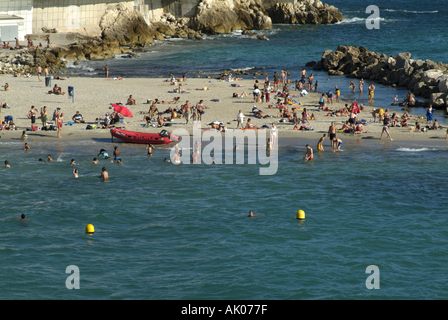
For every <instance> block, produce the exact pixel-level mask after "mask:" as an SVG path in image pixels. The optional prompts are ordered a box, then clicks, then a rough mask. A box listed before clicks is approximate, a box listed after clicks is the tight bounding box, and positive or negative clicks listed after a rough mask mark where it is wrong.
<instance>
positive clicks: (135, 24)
mask: <svg viewBox="0 0 448 320" xmlns="http://www.w3.org/2000/svg"><path fill="white" fill-rule="evenodd" d="M100 28H101V37H102V39H103V40H104V41H106V42H116V43H118V44H120V45H130V44H137V45H142V46H145V45H148V44H151V43H153V42H154V38H153V35H152V34H151V32H150V30H149V26H148V24H147V23H146V21H145V19H144V18H143V16H142V14H141V13H140V12H139V11H137V10H132V9H129V8H127V7H126V6H125V5H124V4H121V3H120V4H117V5H115V6H109V7H108V9H107V10H106V12H105V14H104V15H103V16H102V17H101V21H100Z"/></svg>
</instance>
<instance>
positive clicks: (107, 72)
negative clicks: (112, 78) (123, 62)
mask: <svg viewBox="0 0 448 320" xmlns="http://www.w3.org/2000/svg"><path fill="white" fill-rule="evenodd" d="M103 70H104V76H105V77H106V79H108V78H109V66H108V65H107V64H106V66H105V67H104V69H103Z"/></svg>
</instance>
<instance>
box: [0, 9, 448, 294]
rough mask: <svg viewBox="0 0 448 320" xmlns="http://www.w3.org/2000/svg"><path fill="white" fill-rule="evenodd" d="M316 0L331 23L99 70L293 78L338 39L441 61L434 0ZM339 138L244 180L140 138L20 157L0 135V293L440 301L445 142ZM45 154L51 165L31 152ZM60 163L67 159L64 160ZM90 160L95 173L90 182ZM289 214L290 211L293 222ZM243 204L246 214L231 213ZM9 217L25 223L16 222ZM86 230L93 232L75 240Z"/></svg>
mask: <svg viewBox="0 0 448 320" xmlns="http://www.w3.org/2000/svg"><path fill="white" fill-rule="evenodd" d="M329 3H330V4H333V5H335V6H336V7H338V8H339V9H341V12H342V13H343V14H344V15H345V17H346V20H345V21H343V22H341V23H338V24H336V25H328V26H313V25H306V26H301V25H274V27H273V29H272V30H268V31H258V33H263V34H266V35H267V36H268V37H269V39H270V41H258V40H252V39H249V38H248V37H245V36H241V35H240V34H239V33H238V32H234V33H232V34H231V35H219V36H206V37H205V40H204V41H193V40H176V41H167V42H164V43H156V44H155V45H153V46H151V47H149V48H148V50H147V52H145V53H142V54H140V57H139V58H137V59H124V58H121V59H120V58H118V59H113V60H109V61H107V64H109V66H110V68H111V74H112V75H115V76H117V75H120V74H122V75H123V76H125V77H146V76H151V77H158V76H163V77H168V76H169V74H170V73H174V74H176V76H179V75H181V74H183V73H186V74H187V76H195V75H196V74H195V73H194V72H195V71H200V70H201V71H204V72H209V73H213V72H221V71H223V70H225V69H227V70H229V69H231V68H233V69H245V70H249V71H250V73H251V74H252V73H253V72H256V71H257V72H261V71H267V72H268V73H269V75H270V76H271V79H272V74H273V71H277V72H279V71H280V70H281V69H284V68H286V69H287V70H288V71H289V72H291V73H292V79H293V80H294V79H295V78H298V75H299V72H300V70H301V69H302V68H303V66H304V65H305V63H306V62H308V61H311V60H315V61H317V60H318V59H320V57H321V55H322V52H323V51H324V50H327V49H332V50H334V49H336V48H337V46H338V45H356V46H361V45H362V46H365V47H366V48H368V49H369V50H371V51H378V52H382V53H386V54H388V55H394V54H397V53H399V52H405V51H409V52H411V54H412V58H416V59H423V60H425V59H431V60H434V61H436V62H438V61H442V62H444V63H447V62H448V56H447V53H446V50H445V46H444V45H443V43H444V39H446V37H447V32H448V31H447V30H446V28H445V26H446V24H447V9H446V6H444V4H445V2H444V1H442V0H435V1H431V2H429V1H416V0H412V1H404V0H401V1H394V2H391V1H384V0H378V1H375V2H370V1H369V2H366V1H363V2H361V1H354V0H334V1H329ZM371 4H373V5H377V6H378V7H379V8H380V17H381V19H380V29H379V30H368V29H367V28H366V26H365V19H366V18H368V17H369V15H370V14H369V13H366V12H365V9H366V7H367V6H368V5H371ZM104 64H105V62H86V63H82V65H81V67H80V68H84V70H90V71H93V72H86V71H83V70H82V69H81V71H80V72H81V73H83V72H84V73H83V75H84V76H87V75H94V76H98V73H99V72H101V69H102V68H104ZM73 70H76V69H73ZM307 71H308V73H310V72H314V73H315V79H317V80H319V83H320V86H319V91H321V92H324V91H326V90H329V89H333V88H334V86H335V85H338V86H339V88H340V89H341V93H342V95H343V97H345V98H349V99H353V98H357V99H358V101H359V102H361V103H365V102H366V101H367V97H366V95H365V94H364V96H363V97H360V96H359V93H356V94H351V93H350V92H349V88H348V84H349V80H350V79H346V78H345V77H329V76H328V75H327V74H326V73H325V72H315V71H312V70H311V69H310V68H307ZM246 78H252V76H246ZM327 79H329V80H327ZM376 87H377V90H376V91H375V106H378V107H382V108H385V107H388V106H389V104H390V103H391V102H392V101H393V97H394V95H395V94H397V95H398V96H399V98H400V99H402V98H404V96H405V94H406V91H405V90H403V89H394V88H391V87H387V86H382V85H379V84H376ZM391 109H392V111H399V108H398V107H397V108H396V109H394V107H392V108H391ZM412 111H413V112H414V113H421V115H424V109H421V108H415V109H413V110H412ZM440 115H442V113H440ZM438 120H439V121H440V120H441V119H438ZM391 134H392V136H393V128H392V132H391ZM374 138H377V137H374ZM343 140H344V144H343V146H342V151H341V152H336V153H333V152H331V151H330V147H329V144H328V141H326V142H325V143H324V148H325V152H324V153H319V154H317V153H316V154H315V157H314V160H313V161H310V162H306V163H304V162H303V161H302V156H303V154H304V153H305V148H304V145H305V144H306V143H310V144H312V146H313V147H314V146H315V143H316V141H308V140H306V139H305V140H298V139H297V140H292V141H289V140H288V141H286V142H280V149H279V166H278V171H277V173H276V174H275V175H272V176H260V175H259V169H260V167H261V165H260V164H254V165H252V164H247V161H246V164H241V165H233V164H223V165H205V164H200V165H188V164H181V165H179V166H175V165H173V164H171V163H167V162H164V161H163V159H164V158H167V157H169V155H170V150H169V149H164V148H157V149H156V150H155V151H154V152H153V154H154V155H153V157H151V158H148V157H147V156H146V150H145V149H144V146H138V145H128V144H111V143H110V142H109V141H110V140H109V139H104V140H102V139H96V140H81V141H76V142H75V141H71V142H70V141H69V142H57V143H54V142H45V141H44V142H34V141H30V142H29V144H30V145H31V147H32V150H31V151H29V152H27V153H25V152H24V151H23V150H22V148H23V144H22V143H20V142H17V141H2V142H1V143H0V150H1V156H0V164H3V161H5V160H8V161H9V162H10V164H11V168H10V169H6V168H3V167H0V178H1V183H0V200H1V201H0V204H1V207H0V208H1V209H0V212H1V215H0V240H1V242H0V298H1V299H82V298H85V299H89V298H92V299H444V298H446V297H447V293H446V292H447V291H446V287H447V282H448V276H447V272H446V265H447V263H448V258H447V257H448V255H447V253H448V252H447V251H448V249H447V248H448V246H447V244H448V231H447V230H446V223H447V215H446V203H447V200H448V199H447V194H446V187H445V186H446V184H447V182H448V181H447V179H448V178H447V174H446V172H447V171H446V165H445V163H446V161H447V160H448V153H447V151H446V149H447V145H446V142H445V140H443V139H440V140H439V139H431V141H425V142H408V143H405V142H398V141H392V142H389V141H384V140H383V141H379V140H377V139H369V136H366V137H364V139H362V138H359V139H355V140H353V141H351V140H349V139H344V138H343ZM282 141H283V140H282ZM115 145H118V146H119V148H120V150H121V151H122V158H123V164H121V165H119V164H116V163H111V162H110V159H109V160H104V159H102V160H100V163H99V164H98V165H94V164H92V163H91V161H92V159H93V157H95V156H96V155H97V154H98V152H99V150H100V149H101V148H105V149H106V150H107V151H108V152H109V153H111V152H112V150H113V146H115ZM47 154H51V155H52V157H53V159H54V160H55V161H54V162H52V163H47V162H39V161H38V159H39V158H43V159H44V160H45V158H46V155H47ZM72 158H74V159H75V160H76V163H79V165H77V166H75V167H73V166H70V165H69V162H70V160H71V159H72ZM103 166H105V167H106V168H107V171H108V172H109V175H110V182H108V183H102V182H100V179H99V178H98V176H99V175H100V174H101V168H102V167H103ZM74 168H77V169H78V170H79V178H78V179H75V178H74V177H73V174H72V171H73V169H74ZM299 209H302V210H304V211H305V212H306V219H305V221H299V220H297V219H296V218H295V214H296V211H297V210H299ZM249 210H253V211H254V213H255V214H256V215H259V216H258V217H255V218H247V215H248V212H249ZM21 214H26V218H27V219H28V220H29V222H27V223H23V222H20V221H16V219H17V218H19V217H20V215H21ZM87 224H93V225H94V226H95V230H96V232H95V234H93V235H87V234H85V232H84V228H85V226H86V225H87ZM72 265H75V266H77V267H78V268H79V271H80V289H79V290H68V289H67V288H66V279H67V277H68V276H70V274H67V273H66V268H67V267H68V266H72ZM370 265H375V266H377V267H378V268H379V271H380V289H379V290H368V289H367V288H366V279H367V277H368V276H369V275H370V273H366V268H367V267H368V266H370Z"/></svg>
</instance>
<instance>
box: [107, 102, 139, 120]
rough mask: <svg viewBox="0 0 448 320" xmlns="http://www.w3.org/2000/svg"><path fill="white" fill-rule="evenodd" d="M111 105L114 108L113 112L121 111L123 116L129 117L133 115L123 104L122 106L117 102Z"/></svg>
mask: <svg viewBox="0 0 448 320" xmlns="http://www.w3.org/2000/svg"><path fill="white" fill-rule="evenodd" d="M112 107H113V108H114V110H115V112H118V113H121V114H122V115H124V116H125V117H129V118H132V117H134V116H133V115H132V113H131V111H129V109H128V108H126V107H125V106H122V105H119V104H113V105H112Z"/></svg>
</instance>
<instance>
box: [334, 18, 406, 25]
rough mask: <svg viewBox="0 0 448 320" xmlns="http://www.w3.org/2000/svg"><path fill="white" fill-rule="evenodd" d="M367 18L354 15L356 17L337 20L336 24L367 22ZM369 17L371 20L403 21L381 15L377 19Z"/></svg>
mask: <svg viewBox="0 0 448 320" xmlns="http://www.w3.org/2000/svg"><path fill="white" fill-rule="evenodd" d="M366 19H367V18H358V17H354V18H350V19H345V20H342V21H339V22H336V23H335V24H349V23H353V24H355V23H365V21H366ZM369 19H371V20H379V21H382V22H396V21H402V20H396V19H385V18H381V17H379V18H375V19H372V18H369Z"/></svg>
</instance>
